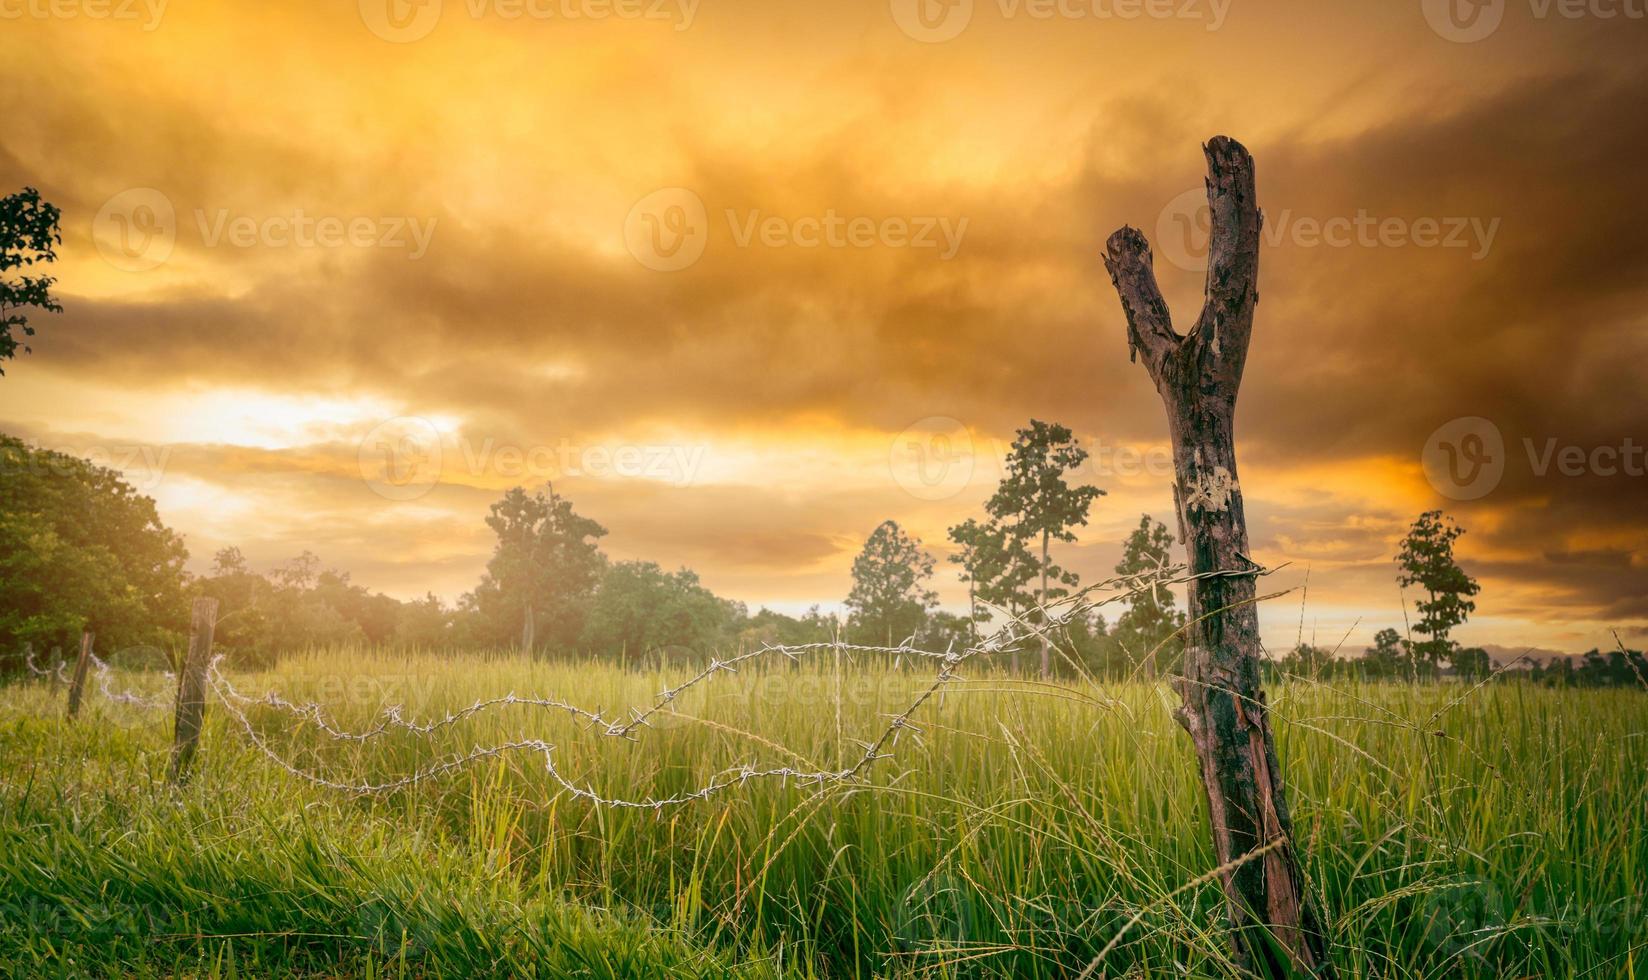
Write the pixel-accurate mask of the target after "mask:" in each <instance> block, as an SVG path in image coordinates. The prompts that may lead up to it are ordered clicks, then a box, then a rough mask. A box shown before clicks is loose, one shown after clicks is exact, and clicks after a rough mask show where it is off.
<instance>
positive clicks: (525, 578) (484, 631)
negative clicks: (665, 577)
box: [465, 487, 607, 650]
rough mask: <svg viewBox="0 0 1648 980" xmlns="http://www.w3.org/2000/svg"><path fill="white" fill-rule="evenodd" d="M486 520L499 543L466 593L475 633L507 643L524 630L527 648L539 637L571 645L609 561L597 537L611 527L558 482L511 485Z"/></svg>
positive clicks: (532, 646)
mask: <svg viewBox="0 0 1648 980" xmlns="http://www.w3.org/2000/svg"><path fill="white" fill-rule="evenodd" d="M486 523H487V526H488V527H490V528H492V530H493V532H494V533H495V534H497V536H498V543H497V546H496V547H495V548H494V549H493V551H492V558H491V560H489V561H488V562H487V563H486V573H485V574H484V575H482V576H481V581H480V584H478V585H476V586H475V591H474V592H471V593H469V595H467V596H465V606H466V607H467V609H468V610H469V611H470V612H471V613H472V614H473V616H474V617H475V633H476V634H477V639H480V640H481V641H483V642H488V643H495V644H498V645H503V644H506V643H508V642H509V640H510V638H511V637H512V636H517V635H518V636H520V637H521V640H522V646H523V647H525V648H527V649H529V650H531V649H535V648H536V647H537V645H538V642H539V639H540V638H545V639H547V640H548V641H549V643H550V644H551V645H552V646H554V647H557V648H561V649H568V648H571V647H572V646H573V645H575V644H576V643H577V641H578V638H579V636H580V634H581V633H582V632H583V628H584V616H585V615H586V613H587V611H588V608H589V603H590V600H591V599H592V597H593V596H594V593H595V586H596V583H598V582H599V581H600V579H601V574H602V572H603V570H604V569H605V566H606V558H605V557H604V556H603V555H602V554H601V551H600V549H599V548H598V547H597V546H596V543H595V542H596V539H597V538H600V537H602V536H603V535H605V534H606V533H607V531H606V528H604V527H602V526H601V525H600V524H597V523H596V522H595V521H593V520H590V519H589V518H587V517H582V516H580V515H579V514H577V513H576V512H575V511H573V509H572V501H570V500H568V499H567V498H565V497H563V496H561V495H560V494H558V493H556V492H555V488H554V487H547V488H546V489H544V490H540V491H538V492H537V493H534V494H528V493H527V492H526V491H525V490H523V489H522V488H520V487H515V488H513V489H511V490H510V491H509V492H508V493H506V494H504V496H503V499H502V500H499V501H498V502H497V503H495V504H493V505H492V510H491V513H490V514H489V515H488V517H487V519H486Z"/></svg>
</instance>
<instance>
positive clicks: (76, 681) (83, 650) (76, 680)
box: [69, 630, 93, 718]
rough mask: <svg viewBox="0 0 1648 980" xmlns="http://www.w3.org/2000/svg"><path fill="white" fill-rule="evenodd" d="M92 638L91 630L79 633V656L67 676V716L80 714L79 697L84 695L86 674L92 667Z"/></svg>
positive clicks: (72, 716) (71, 716)
mask: <svg viewBox="0 0 1648 980" xmlns="http://www.w3.org/2000/svg"><path fill="white" fill-rule="evenodd" d="M92 639H93V633H92V631H91V630H84V631H82V632H81V634H80V657H79V659H77V660H75V662H74V673H73V674H72V675H71V676H70V678H69V717H70V718H74V717H77V716H78V715H79V714H80V699H81V698H83V697H85V695H86V675H87V674H89V673H91V669H92Z"/></svg>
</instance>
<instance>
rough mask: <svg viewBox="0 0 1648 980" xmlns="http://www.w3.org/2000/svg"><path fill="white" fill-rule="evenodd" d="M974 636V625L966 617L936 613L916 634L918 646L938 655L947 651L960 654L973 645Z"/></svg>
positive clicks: (929, 617)
mask: <svg viewBox="0 0 1648 980" xmlns="http://www.w3.org/2000/svg"><path fill="white" fill-rule="evenodd" d="M974 635H975V634H974V624H973V622H972V620H970V619H968V618H967V617H966V616H957V615H956V614H955V613H947V612H935V613H933V614H932V615H930V616H928V617H927V621H926V622H925V623H923V624H922V626H921V630H920V631H919V632H918V633H917V634H916V646H918V647H920V648H921V649H923V650H931V651H934V652H936V653H942V652H944V651H947V650H954V651H956V652H957V653H960V652H961V651H963V650H965V649H967V648H968V647H969V646H971V645H972V644H973V642H974Z"/></svg>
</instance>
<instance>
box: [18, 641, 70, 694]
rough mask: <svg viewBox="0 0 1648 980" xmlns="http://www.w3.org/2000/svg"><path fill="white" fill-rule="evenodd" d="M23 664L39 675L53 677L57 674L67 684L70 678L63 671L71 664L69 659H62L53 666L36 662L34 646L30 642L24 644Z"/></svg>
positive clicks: (59, 679)
mask: <svg viewBox="0 0 1648 980" xmlns="http://www.w3.org/2000/svg"><path fill="white" fill-rule="evenodd" d="M23 665H24V666H25V667H27V668H28V669H29V672H30V673H32V674H34V675H35V676H37V677H51V676H53V675H54V674H55V676H56V677H57V679H58V681H60V682H62V683H65V684H66V683H68V680H69V679H68V677H67V676H66V675H65V674H64V673H63V671H64V670H66V669H67V668H68V666H69V665H68V661H66V660H61V659H60V660H58V661H57V663H56V664H55V665H54V666H52V667H41V666H40V665H38V664H36V663H35V662H34V647H33V646H30V645H29V644H24V645H23Z"/></svg>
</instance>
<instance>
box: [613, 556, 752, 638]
mask: <svg viewBox="0 0 1648 980" xmlns="http://www.w3.org/2000/svg"><path fill="white" fill-rule="evenodd" d="M743 619H744V608H743V606H742V605H740V604H739V603H736V602H732V601H729V600H726V599H722V598H719V597H718V596H716V595H715V593H713V592H711V591H710V590H709V589H706V588H704V586H703V585H702V584H701V583H700V582H699V580H698V575H697V573H695V572H693V571H691V570H690V569H686V568H683V569H681V570H680V571H677V572H666V571H664V570H663V569H662V568H660V567H658V565H656V564H654V563H653V562H650V561H647V562H641V561H625V562H618V563H617V564H614V565H612V566H611V567H610V568H608V569H607V571H606V574H605V575H604V576H602V578H601V584H600V586H599V587H598V588H597V589H596V590H595V601H594V603H593V604H592V605H591V607H590V610H589V616H588V618H587V619H586V620H585V622H584V632H583V639H582V641H581V644H580V645H581V646H583V647H584V648H585V649H587V650H590V651H592V652H594V653H596V654H599V655H611V656H613V657H617V656H619V655H620V654H623V655H626V656H630V657H639V656H641V655H643V654H646V653H650V652H652V651H654V650H658V649H661V648H664V647H679V648H685V649H688V650H691V651H693V652H694V653H695V654H698V655H700V656H705V655H708V654H710V653H711V652H713V651H714V650H716V649H717V648H720V647H725V646H730V645H731V644H732V642H733V640H734V628H735V626H736V625H737V624H738V623H740V622H741V621H742V620H743Z"/></svg>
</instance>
